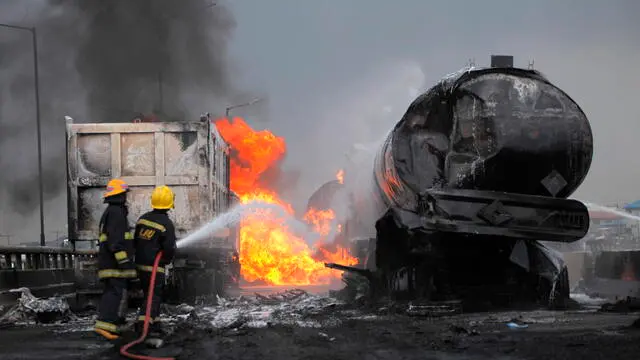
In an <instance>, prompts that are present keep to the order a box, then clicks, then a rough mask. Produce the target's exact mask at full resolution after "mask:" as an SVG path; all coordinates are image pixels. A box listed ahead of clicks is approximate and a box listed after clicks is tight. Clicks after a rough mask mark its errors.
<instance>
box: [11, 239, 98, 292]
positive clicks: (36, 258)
mask: <svg viewBox="0 0 640 360" xmlns="http://www.w3.org/2000/svg"><path fill="white" fill-rule="evenodd" d="M96 256H97V252H96V251H95V250H76V251H74V250H72V249H67V248H55V247H40V246H0V304H6V303H13V302H15V299H16V298H17V296H19V295H18V294H16V293H12V292H10V290H11V289H15V288H20V287H26V288H29V289H30V290H31V293H32V294H33V295H34V296H37V297H49V296H54V295H59V296H65V297H69V298H73V297H75V296H76V293H77V291H78V290H79V289H85V288H91V287H93V286H94V285H95V284H96V283H97V279H96V276H95V270H94V269H93V267H92V266H91V264H93V263H95V258H96Z"/></svg>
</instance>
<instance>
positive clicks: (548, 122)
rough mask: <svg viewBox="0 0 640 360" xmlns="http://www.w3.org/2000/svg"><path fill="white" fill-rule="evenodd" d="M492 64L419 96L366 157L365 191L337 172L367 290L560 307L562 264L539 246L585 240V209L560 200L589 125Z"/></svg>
mask: <svg viewBox="0 0 640 360" xmlns="http://www.w3.org/2000/svg"><path fill="white" fill-rule="evenodd" d="M496 59H498V58H496ZM494 60H495V59H494ZM499 60H509V57H506V58H505V57H501V58H499ZM511 61H512V60H511ZM492 65H493V66H492V67H489V68H469V69H464V70H463V71H460V72H458V73H455V74H451V75H449V76H447V77H445V78H444V79H443V80H442V81H440V82H439V83H438V84H436V85H435V86H433V87H432V88H430V89H429V90H427V91H426V92H425V93H424V94H422V95H420V96H419V97H418V98H417V99H416V100H415V101H414V102H413V103H412V104H411V105H410V106H409V108H408V110H407V112H406V113H405V115H404V116H403V118H402V119H401V120H400V121H399V122H398V123H397V125H396V126H395V127H394V128H393V129H392V130H391V132H390V133H389V135H388V136H387V138H386V140H385V141H384V142H383V143H382V144H381V145H380V146H379V148H378V152H377V153H376V154H375V155H374V158H373V160H368V161H370V162H371V163H372V166H373V168H372V169H371V170H370V171H371V172H370V173H369V175H368V176H369V178H368V179H370V183H371V186H366V184H365V181H364V179H365V178H366V174H365V175H364V176H363V175H362V174H361V172H360V173H359V174H354V177H353V178H355V179H357V180H355V181H354V182H356V183H357V184H354V186H350V185H349V178H350V173H349V171H347V173H346V176H345V185H346V188H347V189H348V192H350V195H349V196H348V197H349V198H350V199H353V200H350V201H352V207H353V208H354V209H355V210H354V211H353V212H352V214H351V218H350V219H349V220H348V222H347V224H353V225H354V226H348V225H347V226H346V228H347V229H355V232H354V233H352V234H349V237H350V238H369V237H371V234H370V233H369V231H370V229H371V228H373V227H374V226H375V237H376V239H375V241H374V242H371V244H372V245H373V246H375V249H369V251H367V252H366V254H367V258H366V259H362V260H363V261H364V262H365V264H364V267H366V268H367V269H368V270H369V271H370V276H369V278H370V280H371V281H372V282H373V283H374V285H375V286H374V287H375V288H376V289H378V291H382V292H383V293H385V294H386V293H391V294H393V295H394V296H406V297H410V298H425V299H429V300H438V299H439V300H452V299H453V300H459V301H461V302H465V303H466V306H467V308H473V307H475V306H479V307H483V306H485V305H487V304H491V305H492V306H493V305H509V304H514V303H519V302H526V303H537V304H540V303H542V304H546V305H551V306H557V305H559V304H563V303H566V300H568V298H569V289H568V274H567V269H566V266H564V264H563V260H562V256H561V255H560V254H559V253H557V252H555V251H553V250H552V249H550V248H548V247H546V246H544V245H543V244H542V243H541V242H540V241H558V242H573V241H577V240H579V239H581V238H582V237H584V235H585V234H586V232H587V231H588V227H589V216H588V212H587V209H586V207H585V206H584V204H582V203H580V202H578V201H575V200H568V199H566V198H567V197H568V196H570V195H571V194H572V193H573V192H574V191H575V190H576V189H577V187H578V186H579V185H580V184H581V183H582V181H583V180H584V178H585V177H586V174H587V172H588V170H589V167H590V164H591V158H592V155H593V139H592V134H591V128H590V126H589V123H588V120H587V117H586V115H585V114H584V113H583V112H582V110H581V109H580V107H579V106H578V104H577V103H575V101H573V100H572V99H571V98H570V97H569V96H568V95H567V94H566V93H564V92H563V91H562V90H561V89H559V88H557V87H556V86H555V85H553V84H552V83H551V82H550V81H549V80H547V79H546V78H545V77H544V76H543V75H541V74H540V73H538V72H536V71H533V70H527V69H517V68H513V67H512V62H511V63H509V61H506V62H504V61H503V62H502V63H500V64H495V63H494V64H492ZM370 166H371V165H370ZM355 168H359V169H364V168H366V166H362V164H359V165H356V166H355ZM362 189H367V191H362ZM359 224H360V225H359ZM361 224H366V226H362V225H361ZM374 224H375V225H374ZM356 225H357V226H356ZM358 231H360V233H358ZM360 273H362V272H360Z"/></svg>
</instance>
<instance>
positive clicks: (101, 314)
mask: <svg viewBox="0 0 640 360" xmlns="http://www.w3.org/2000/svg"><path fill="white" fill-rule="evenodd" d="M103 283H104V292H103V293H102V298H101V299H100V307H99V308H98V319H97V321H96V328H98V329H103V330H107V331H111V332H113V333H115V332H118V328H117V327H118V326H119V325H123V324H124V323H125V322H126V318H125V315H126V311H127V301H128V298H127V287H128V285H129V280H128V279H119V278H106V279H103Z"/></svg>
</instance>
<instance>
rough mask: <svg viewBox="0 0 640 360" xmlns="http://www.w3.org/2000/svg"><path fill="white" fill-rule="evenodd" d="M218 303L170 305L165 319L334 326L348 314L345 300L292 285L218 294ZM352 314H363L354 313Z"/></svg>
mask: <svg viewBox="0 0 640 360" xmlns="http://www.w3.org/2000/svg"><path fill="white" fill-rule="evenodd" d="M217 302H218V304H217V305H215V306H205V307H201V308H195V307H192V306H189V305H180V306H177V307H174V308H173V309H167V310H168V311H167V314H168V315H169V316H168V317H166V318H165V319H163V321H165V322H166V323H173V324H175V323H177V322H179V321H180V320H189V321H196V322H198V323H200V324H201V325H202V324H206V325H208V327H211V328H213V329H234V328H244V327H246V328H261V327H268V326H275V325H289V326H299V327H314V328H320V327H333V326H337V325H339V324H340V323H341V321H342V320H344V319H345V318H349V316H348V315H347V314H343V313H342V312H341V311H340V309H344V308H346V304H345V303H343V302H341V301H339V300H337V299H334V298H331V297H328V296H321V295H313V294H309V293H307V292H306V291H304V290H300V289H293V290H287V291H284V292H281V293H276V294H271V295H266V296H265V295H260V294H256V295H255V296H251V297H249V296H240V297H238V298H235V299H225V298H218V301H217ZM352 314H353V315H360V314H359V313H358V314H355V313H352Z"/></svg>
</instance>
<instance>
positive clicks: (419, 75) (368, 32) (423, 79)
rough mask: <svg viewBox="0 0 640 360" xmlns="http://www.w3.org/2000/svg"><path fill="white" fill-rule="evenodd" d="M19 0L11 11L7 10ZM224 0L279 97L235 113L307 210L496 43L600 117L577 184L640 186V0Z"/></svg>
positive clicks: (21, 14) (262, 82)
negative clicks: (264, 142)
mask: <svg viewBox="0 0 640 360" xmlns="http://www.w3.org/2000/svg"><path fill="white" fill-rule="evenodd" d="M23 1H24V3H30V4H36V3H41V2H39V1H37V0H13V1H10V0H1V1H0V22H13V23H15V22H19V23H22V24H24V23H25V22H27V21H28V19H29V16H28V14H27V13H25V11H26V10H25V8H28V7H29V6H25V7H24V8H23V9H19V8H20V7H19V6H16V5H15V4H17V3H18V2H19V3H21V4H22V3H23ZM9 3H13V4H14V6H12V7H11V11H2V10H3V9H8V7H7V6H8V5H7V4H9ZM224 3H226V4H228V5H229V7H230V9H231V10H232V12H233V14H234V16H235V21H236V29H235V31H234V33H233V35H232V38H231V40H230V46H231V54H232V59H231V62H232V64H233V76H234V79H235V81H237V83H238V84H239V85H241V88H242V89H243V90H247V91H250V92H254V93H259V94H266V95H267V97H268V103H267V104H266V105H267V106H263V107H259V108H258V109H254V110H251V109H246V110H244V111H243V110H238V112H237V114H239V115H247V120H248V121H249V122H250V123H252V124H253V125H254V126H255V127H269V128H271V129H272V130H273V131H274V132H276V134H278V135H281V136H284V137H285V138H286V140H287V144H288V147H289V155H288V158H287V162H286V167H287V168H289V169H299V170H300V171H301V172H302V177H301V179H300V181H299V184H298V186H297V187H296V188H292V189H291V191H289V192H288V193H287V194H286V195H287V198H288V199H290V200H292V201H294V202H295V203H296V205H297V207H298V208H299V207H300V206H301V205H304V203H306V198H307V197H308V196H309V195H310V194H311V192H312V191H313V190H314V189H315V188H316V187H317V186H319V185H320V184H322V183H323V182H325V181H327V180H331V179H332V178H333V176H334V173H335V171H336V170H337V169H338V168H340V167H341V166H343V161H344V157H343V154H344V152H345V151H347V150H348V148H349V146H350V145H351V144H352V143H353V142H367V141H372V140H376V139H377V138H379V137H381V136H383V135H384V133H385V132H386V131H387V130H389V129H390V128H391V126H392V125H393V124H394V123H395V122H396V121H397V120H398V119H399V118H400V116H401V115H402V113H403V112H404V111H405V109H406V107H407V105H408V104H409V102H410V101H411V100H413V92H412V89H413V90H415V88H418V89H424V88H426V87H429V86H431V85H432V84H433V83H434V82H435V81H437V80H438V79H439V78H441V77H442V76H443V75H445V74H447V73H450V72H453V71H456V70H458V69H459V68H461V67H462V66H464V65H465V64H466V63H467V61H468V59H470V58H475V61H476V63H478V64H479V65H485V64H486V63H487V62H488V59H489V55H490V54H497V53H503V54H512V55H514V56H515V57H516V64H517V65H519V66H526V65H527V64H528V62H529V60H531V59H534V60H535V67H536V68H537V69H539V70H541V71H542V72H543V73H545V74H546V75H547V76H548V77H549V78H550V79H551V81H553V82H554V83H556V84H557V85H558V86H560V87H561V88H563V89H564V90H565V91H566V92H568V93H569V94H570V95H571V96H572V97H573V98H574V99H575V100H576V101H577V102H578V103H579V104H580V105H581V106H582V108H583V109H584V111H585V112H586V113H587V115H588V116H589V118H590V121H591V124H592V128H593V132H594V138H595V156H594V161H593V164H592V167H591V171H590V173H589V175H588V177H587V180H586V181H585V183H584V184H583V185H582V186H581V187H580V189H579V190H578V192H577V193H576V194H575V196H576V197H579V198H581V199H585V200H589V201H595V202H599V203H611V202H620V203H623V202H627V201H633V200H636V199H639V198H640V186H638V184H639V183H640V157H639V156H636V151H637V150H636V149H637V148H638V147H639V145H637V143H638V141H636V139H637V137H638V134H640V115H638V110H637V108H638V105H637V103H638V100H637V98H638V95H637V94H638V92H637V88H638V87H639V86H640V68H639V67H638V64H640V20H639V19H640V2H638V1H637V0H636V1H634V0H608V1H604V0H599V1H596V0H555V1H554V0H540V1H513V0H511V1H509V0H485V1H482V2H480V1H471V0H466V1H465V0H448V1H427V0H397V1H380V0H325V1H311V0H304V1H303V0H297V1H296V0H268V1H267V0H235V1H231V0H228V1H226V2H224ZM0 55H1V54H0ZM201 107H202V109H203V111H206V110H211V111H213V112H217V113H220V114H221V113H223V112H224V109H208V108H207V106H206V104H202V105H201ZM253 114H255V115H256V116H251V115H253ZM258 115H259V116H258ZM61 129H62V128H61ZM60 131H62V130H60ZM0 136H2V135H0ZM50 136H56V137H59V136H60V134H59V133H58V134H54V135H50ZM51 141H53V140H51ZM60 142H61V140H60ZM58 150H59V149H58V148H53V147H49V148H48V149H45V151H48V152H53V151H58ZM60 166H64V164H60ZM1 170H2V171H6V169H1ZM0 200H2V199H0ZM64 204H65V201H64V197H63V195H61V196H60V197H58V198H57V199H54V200H52V201H50V202H49V203H47V206H46V211H47V214H48V215H47V216H48V218H47V219H48V220H47V231H56V230H61V229H64V223H65V221H66V219H65V215H64V211H60V210H61V209H63V208H64ZM36 215H37V211H36V212H35V213H34V216H33V220H36V219H37V217H36ZM10 223H11V220H6V219H5V220H4V221H3V222H0V226H3V224H4V226H5V227H6V226H7V224H10ZM33 224H37V221H36V222H35V223H33ZM21 227H23V228H25V230H21V231H20V236H21V237H23V238H31V239H37V233H38V229H37V226H33V227H28V226H24V225H21ZM1 242H2V240H0V243H1Z"/></svg>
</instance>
